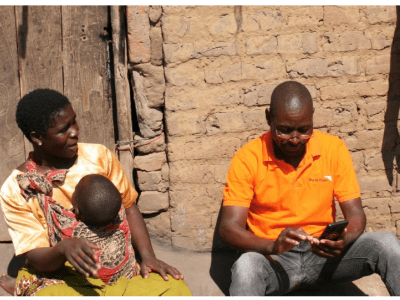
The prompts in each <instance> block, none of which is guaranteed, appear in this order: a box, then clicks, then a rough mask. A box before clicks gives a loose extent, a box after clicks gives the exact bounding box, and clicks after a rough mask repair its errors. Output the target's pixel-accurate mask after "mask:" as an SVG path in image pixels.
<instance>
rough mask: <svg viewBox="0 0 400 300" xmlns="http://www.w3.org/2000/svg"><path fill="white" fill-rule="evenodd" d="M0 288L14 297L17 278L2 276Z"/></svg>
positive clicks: (0, 277)
mask: <svg viewBox="0 0 400 300" xmlns="http://www.w3.org/2000/svg"><path fill="white" fill-rule="evenodd" d="M0 286H1V287H2V288H3V289H4V290H5V291H6V292H7V293H9V294H11V295H14V289H15V278H12V277H11V276H9V275H7V274H3V275H1V276H0Z"/></svg>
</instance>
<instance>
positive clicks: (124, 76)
mask: <svg viewBox="0 0 400 300" xmlns="http://www.w3.org/2000/svg"><path fill="white" fill-rule="evenodd" d="M122 9H123V8H122V7H121V6H112V7H111V27H112V41H113V43H112V44H113V57H114V83H115V98H116V102H117V125H118V139H119V141H122V142H124V141H131V140H133V133H132V116H131V99H130V91H129V82H128V67H127V50H126V30H125V28H126V22H125V16H124V13H123V11H121V10H122ZM132 153H133V150H132ZM119 160H120V162H121V164H122V168H123V169H124V172H125V174H126V175H127V177H128V179H129V181H130V182H131V183H132V184H133V173H132V172H133V167H134V166H133V155H132V154H131V152H130V151H120V152H119Z"/></svg>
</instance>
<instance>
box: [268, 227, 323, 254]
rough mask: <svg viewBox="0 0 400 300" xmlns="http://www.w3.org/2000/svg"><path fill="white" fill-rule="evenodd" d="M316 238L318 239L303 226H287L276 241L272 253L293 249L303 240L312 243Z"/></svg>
mask: <svg viewBox="0 0 400 300" xmlns="http://www.w3.org/2000/svg"><path fill="white" fill-rule="evenodd" d="M315 240H316V239H314V238H313V237H312V236H311V235H309V234H308V233H307V232H305V231H304V230H303V229H302V228H296V227H287V228H286V229H285V230H282V232H281V234H280V235H279V236H278V238H277V239H276V241H275V242H274V245H273V248H272V253H273V254H275V255H280V254H282V253H284V252H287V251H289V250H291V249H292V248H293V247H294V246H297V245H298V244H299V242H301V241H308V242H310V243H312V242H313V241H315Z"/></svg>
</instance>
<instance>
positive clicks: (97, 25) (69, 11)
mask: <svg viewBox="0 0 400 300" xmlns="http://www.w3.org/2000/svg"><path fill="white" fill-rule="evenodd" d="M107 26H108V8H107V6H63V7H62V28H63V64H64V93H65V95H66V96H67V97H68V98H69V99H70V101H71V102H72V103H73V107H74V110H75V112H76V114H77V116H78V123H79V126H80V138H79V140H80V141H81V142H87V143H88V142H90V143H99V144H103V145H105V146H106V147H108V148H109V149H110V150H114V143H115V140H114V124H113V114H112V91H111V82H110V72H109V69H108V34H107V31H106V28H107Z"/></svg>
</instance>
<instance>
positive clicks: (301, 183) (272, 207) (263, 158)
mask: <svg viewBox="0 0 400 300" xmlns="http://www.w3.org/2000/svg"><path fill="white" fill-rule="evenodd" d="M334 197H335V198H336V199H337V200H338V201H339V202H344V201H347V200H351V199H355V198H358V197H360V188H359V185H358V181H357V176H356V174H355V171H354V168H353V163H352V160H351V157H350V153H349V151H348V149H347V147H346V145H345V144H344V142H343V141H342V140H341V139H339V138H338V137H335V136H332V135H330V134H326V133H322V132H320V131H317V130H314V135H313V137H312V138H311V139H310V140H309V141H308V143H307V145H306V153H305V155H304V157H303V160H302V161H301V162H300V164H299V166H298V168H297V169H295V168H293V166H291V165H289V164H287V163H285V162H284V161H282V160H279V159H277V158H276V157H275V155H274V151H273V146H272V138H271V135H270V132H267V133H265V134H263V135H262V136H260V137H259V138H257V139H255V140H253V141H251V142H249V143H247V144H246V145H244V146H243V147H242V148H241V149H240V150H239V151H238V152H237V153H236V154H235V156H234V157H233V159H232V162H231V165H230V168H229V171H228V175H227V182H226V185H225V188H224V196H223V205H224V206H241V207H248V208H249V214H248V217H247V224H248V227H249V230H250V231H252V232H253V233H254V234H255V235H256V236H258V237H261V238H266V239H271V240H276V239H277V237H278V236H279V234H280V233H281V231H282V230H284V229H285V228H286V227H289V226H293V227H301V228H303V230H304V231H305V232H307V233H309V234H310V235H311V236H314V237H318V236H320V235H321V233H322V231H323V230H324V228H325V226H326V225H327V224H329V223H331V222H334V220H335V214H336V211H335V205H334Z"/></svg>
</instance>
